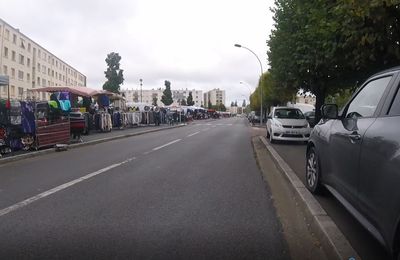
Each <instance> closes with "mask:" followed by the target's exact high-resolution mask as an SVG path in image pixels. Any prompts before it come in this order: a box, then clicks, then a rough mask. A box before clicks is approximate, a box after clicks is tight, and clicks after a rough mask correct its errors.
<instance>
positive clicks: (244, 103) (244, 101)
mask: <svg viewBox="0 0 400 260" xmlns="http://www.w3.org/2000/svg"><path fill="white" fill-rule="evenodd" d="M242 107H246V99H243V103H242Z"/></svg>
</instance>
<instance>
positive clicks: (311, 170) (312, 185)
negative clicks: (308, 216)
mask: <svg viewBox="0 0 400 260" xmlns="http://www.w3.org/2000/svg"><path fill="white" fill-rule="evenodd" d="M321 186H322V185H321V168H320V165H319V161H318V156H317V153H316V152H315V148H314V147H311V148H310V149H309V150H308V152H307V160H306V187H307V189H308V190H309V191H311V192H312V193H314V194H319V193H321V189H322V187H321Z"/></svg>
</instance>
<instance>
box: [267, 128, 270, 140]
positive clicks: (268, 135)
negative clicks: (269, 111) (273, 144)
mask: <svg viewBox="0 0 400 260" xmlns="http://www.w3.org/2000/svg"><path fill="white" fill-rule="evenodd" d="M269 137H270V134H269V131H268V128H267V138H269Z"/></svg>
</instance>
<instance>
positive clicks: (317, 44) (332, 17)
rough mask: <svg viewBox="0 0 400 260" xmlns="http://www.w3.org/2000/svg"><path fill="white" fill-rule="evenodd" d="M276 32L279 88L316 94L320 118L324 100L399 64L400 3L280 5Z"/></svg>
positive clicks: (289, 1) (284, 1) (288, 0)
mask: <svg viewBox="0 0 400 260" xmlns="http://www.w3.org/2000/svg"><path fill="white" fill-rule="evenodd" d="M275 5H276V7H275V8H274V9H273V12H274V21H275V28H274V30H273V31H272V33H271V37H270V40H269V41H268V42H267V43H268V47H269V51H268V59H269V61H270V66H271V69H270V71H271V74H272V76H273V79H274V81H275V82H276V83H277V84H276V85H277V86H278V88H279V89H291V90H292V91H293V92H297V90H298V89H300V88H301V89H303V90H305V91H310V92H312V93H313V94H315V95H316V117H317V119H318V118H319V116H320V109H319V108H320V107H321V105H322V104H323V102H324V100H325V97H326V96H327V95H330V94H334V93H338V92H341V91H342V90H343V89H348V88H351V87H354V85H355V84H357V82H359V81H360V79H365V77H366V76H367V75H371V74H373V73H375V72H377V71H379V70H382V69H385V68H389V67H392V66H395V65H396V64H398V60H399V59H400V50H399V48H400V46H399V44H398V42H399V41H400V28H399V20H400V14H399V11H398V10H399V8H400V4H399V2H398V1H393V0H388V1H376V0H365V1H354V0H337V1H326V0H313V1H300V0H276V1H275Z"/></svg>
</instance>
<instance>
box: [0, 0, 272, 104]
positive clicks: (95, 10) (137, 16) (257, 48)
mask: <svg viewBox="0 0 400 260" xmlns="http://www.w3.org/2000/svg"><path fill="white" fill-rule="evenodd" d="M0 6H1V8H0V18H2V19H3V20H5V21H6V22H8V23H9V24H10V25H11V26H13V27H15V28H19V29H20V31H21V32H22V33H24V34H25V35H27V36H28V37H30V38H31V39H32V40H33V41H35V42H37V43H38V44H40V45H41V46H42V47H44V48H46V49H47V50H48V51H50V52H52V53H53V54H54V55H56V56H58V57H59V58H60V59H62V60H64V61H65V62H67V63H68V64H70V65H71V66H73V67H75V68H76V69H77V70H79V71H80V72H82V73H83V74H84V75H86V77H87V86H88V87H92V88H97V89H100V88H101V87H102V85H103V83H104V81H105V77H104V71H105V70H106V63H105V61H104V60H105V58H106V56H107V54H108V53H110V52H117V53H119V54H120V55H121V57H122V60H121V68H122V69H124V77H125V82H124V84H123V85H122V89H138V87H139V79H140V78H142V79H143V88H144V89H151V88H159V87H163V86H164V80H169V81H171V87H172V89H182V88H189V89H192V88H196V89H200V90H203V91H207V90H210V89H213V88H220V89H225V90H226V105H228V106H229V105H230V103H231V101H234V100H238V102H239V100H240V104H241V102H242V100H243V99H244V98H246V99H248V96H249V92H250V88H249V87H248V86H246V84H239V82H240V81H243V82H245V83H248V84H249V85H250V86H251V90H254V87H255V85H256V84H257V81H258V77H259V74H260V66H259V63H258V61H257V60H256V58H255V57H254V56H253V55H252V54H251V53H250V52H248V51H247V50H245V49H243V48H241V49H240V48H235V47H234V44H235V43H239V44H242V45H244V46H246V47H248V48H250V49H252V50H253V51H254V52H255V53H256V54H257V55H258V56H259V57H260V59H261V62H262V65H263V68H264V71H265V70H267V68H268V67H267V65H268V61H267V55H266V52H267V46H266V40H267V39H268V37H269V34H270V32H271V29H272V24H273V20H272V13H271V12H270V10H269V9H270V7H272V6H273V0H248V1H243V0H197V1H194V0H118V1H114V0H0Z"/></svg>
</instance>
